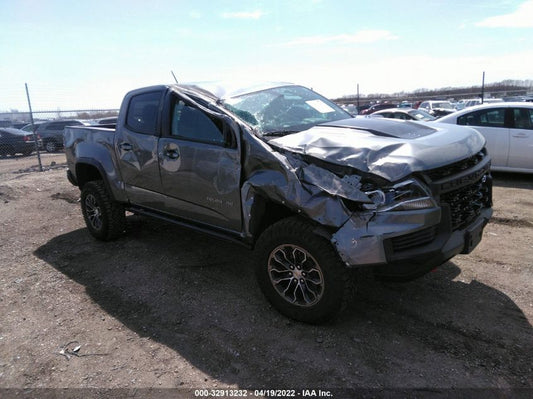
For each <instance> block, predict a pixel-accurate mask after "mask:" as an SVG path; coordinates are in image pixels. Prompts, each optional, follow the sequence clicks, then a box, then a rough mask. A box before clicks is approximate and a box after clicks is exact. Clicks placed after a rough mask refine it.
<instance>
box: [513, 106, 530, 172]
mask: <svg viewBox="0 0 533 399" xmlns="http://www.w3.org/2000/svg"><path fill="white" fill-rule="evenodd" d="M511 115H512V122H511V123H512V125H511V129H510V142H509V163H508V164H509V167H511V168H520V169H531V170H533V109H530V108H520V107H517V108H511Z"/></svg>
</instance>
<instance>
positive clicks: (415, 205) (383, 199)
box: [364, 179, 437, 212]
mask: <svg viewBox="0 0 533 399" xmlns="http://www.w3.org/2000/svg"><path fill="white" fill-rule="evenodd" d="M367 187H368V185H367ZM368 188H371V187H368ZM365 194H366V195H367V196H368V198H370V200H371V201H372V203H370V204H365V205H364V207H365V208H366V209H369V210H376V211H379V212H384V211H413V210H417V209H426V208H433V207H435V206H437V205H436V204H435V201H433V199H432V198H431V196H430V195H429V193H428V191H427V190H426V189H425V188H424V187H423V186H422V185H421V184H420V183H419V182H418V181H417V180H414V179H409V180H405V181H402V182H400V183H397V184H395V185H393V186H389V187H380V188H373V187H372V188H371V189H370V190H368V191H365Z"/></svg>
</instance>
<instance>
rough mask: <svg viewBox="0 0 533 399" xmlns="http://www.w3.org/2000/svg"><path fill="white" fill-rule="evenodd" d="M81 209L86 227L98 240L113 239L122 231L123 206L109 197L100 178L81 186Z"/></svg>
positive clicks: (124, 223)
mask: <svg viewBox="0 0 533 399" xmlns="http://www.w3.org/2000/svg"><path fill="white" fill-rule="evenodd" d="M81 211H82V213H83V218H84V219H85V224H86V225H87V229H88V230H89V232H90V233H91V235H92V236H93V237H95V238H97V239H98V240H102V241H109V240H113V239H115V238H118V237H119V236H120V235H121V234H122V233H123V232H124V229H125V226H126V215H125V211H124V207H123V206H122V205H121V204H119V203H118V202H116V201H114V200H113V199H112V198H111V196H110V195H109V194H108V192H107V190H106V187H105V184H104V182H103V181H101V180H98V181H91V182H88V183H86V184H85V185H84V186H83V189H82V190H81Z"/></svg>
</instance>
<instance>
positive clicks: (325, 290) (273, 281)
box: [256, 218, 352, 323]
mask: <svg viewBox="0 0 533 399" xmlns="http://www.w3.org/2000/svg"><path fill="white" fill-rule="evenodd" d="M256 249H257V256H258V262H257V265H256V275H257V279H258V282H259V286H260V287H261V290H262V291H263V293H264V294H265V296H266V297H267V299H268V300H269V301H270V303H271V304H272V305H273V306H274V307H275V308H276V309H277V310H278V311H279V312H280V313H282V314H284V315H286V316H288V317H290V318H292V319H295V320H298V321H303V322H306V323H322V322H325V321H328V320H330V319H333V318H335V317H336V316H337V315H338V314H339V313H340V312H341V310H342V309H343V308H344V307H345V306H346V304H347V302H348V299H349V297H350V294H351V293H352V286H351V279H350V276H349V271H348V269H347V268H346V267H345V265H344V264H343V263H342V262H341V260H340V258H339V256H338V254H337V253H336V252H335V250H334V248H333V246H332V244H331V243H330V242H329V241H328V240H327V239H325V238H324V237H321V236H319V235H317V234H315V233H314V232H313V226H312V225H311V224H310V223H308V222H306V221H304V220H301V219H299V218H288V219H284V220H282V221H280V222H277V223H275V224H273V225H272V226H270V227H269V228H268V229H267V230H265V232H264V233H263V234H262V235H261V237H260V238H259V241H258V243H257V247H256Z"/></svg>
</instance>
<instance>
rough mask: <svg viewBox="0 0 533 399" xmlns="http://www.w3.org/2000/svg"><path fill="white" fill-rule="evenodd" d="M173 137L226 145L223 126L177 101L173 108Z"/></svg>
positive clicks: (171, 131) (195, 109)
mask: <svg viewBox="0 0 533 399" xmlns="http://www.w3.org/2000/svg"><path fill="white" fill-rule="evenodd" d="M171 123H172V126H171V130H170V134H171V135H172V137H179V138H184V139H188V140H192V141H201V142H205V143H211V144H224V142H225V140H224V134H223V132H222V126H219V125H220V122H219V121H217V120H213V119H211V118H210V117H209V116H208V115H206V114H204V113H203V112H202V111H201V110H199V109H197V108H194V107H191V106H189V105H187V104H185V103H184V102H183V101H181V100H179V101H176V102H175V103H174V105H173V108H172V122H171Z"/></svg>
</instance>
